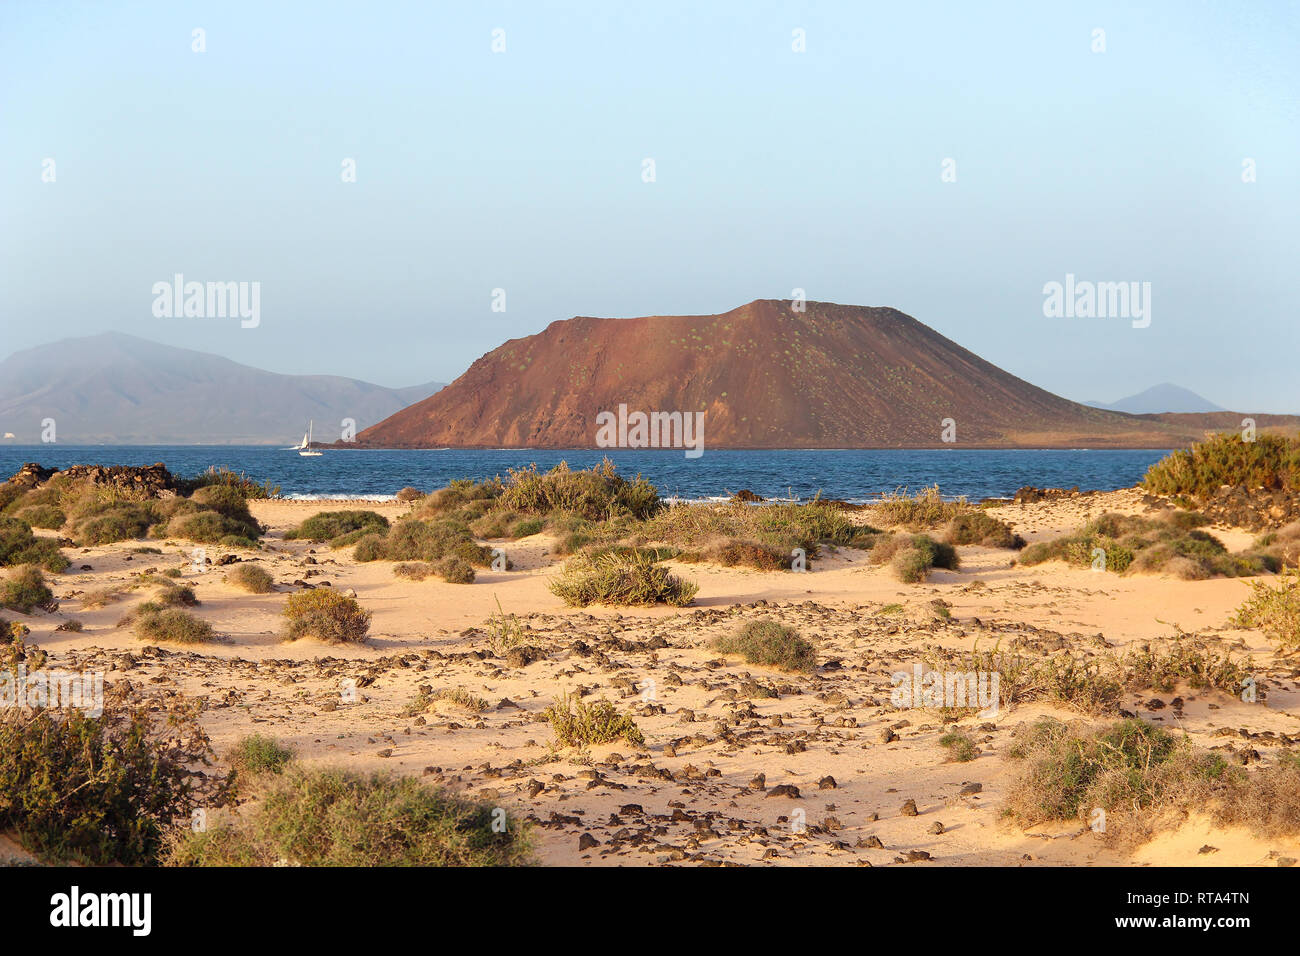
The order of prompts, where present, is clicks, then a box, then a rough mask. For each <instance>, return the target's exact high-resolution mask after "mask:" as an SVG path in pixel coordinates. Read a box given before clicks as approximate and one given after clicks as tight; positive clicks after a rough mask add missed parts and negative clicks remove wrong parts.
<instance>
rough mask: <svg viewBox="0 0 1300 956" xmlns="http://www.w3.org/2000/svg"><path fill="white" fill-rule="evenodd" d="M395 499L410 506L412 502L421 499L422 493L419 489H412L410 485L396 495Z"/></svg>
mask: <svg viewBox="0 0 1300 956" xmlns="http://www.w3.org/2000/svg"><path fill="white" fill-rule="evenodd" d="M396 497H397V500H398V501H400V502H401V503H402V504H410V503H411V502H412V501H419V500H420V499H421V498H423V497H424V492H423V491H421V490H420V489H419V488H412V487H411V486H410V485H407V486H406V487H405V488H403V489H402V490H401V491H399V492H398V493H397V496H396Z"/></svg>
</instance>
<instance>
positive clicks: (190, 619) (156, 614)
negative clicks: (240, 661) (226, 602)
mask: <svg viewBox="0 0 1300 956" xmlns="http://www.w3.org/2000/svg"><path fill="white" fill-rule="evenodd" d="M134 627H135V636H136V637H138V638H139V639H140V640H142V641H150V642H152V641H166V642H169V643H172V644H203V643H206V642H207V641H211V640H214V639H215V637H216V634H215V632H214V631H213V629H212V625H211V624H209V623H208V622H207V621H204V620H200V619H199V618H197V617H195V616H194V615H193V614H191V613H190V612H189V611H182V610H180V609H179V608H158V607H156V606H142V607H141V608H139V609H137V614H136V616H135V625H134Z"/></svg>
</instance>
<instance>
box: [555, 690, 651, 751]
mask: <svg viewBox="0 0 1300 956" xmlns="http://www.w3.org/2000/svg"><path fill="white" fill-rule="evenodd" d="M543 716H545V717H546V719H547V720H549V721H550V723H551V730H552V731H553V732H554V734H555V739H556V741H557V742H558V743H559V744H561V745H562V746H565V747H587V746H590V745H592V744H608V743H613V742H614V741H615V740H626V741H627V742H628V743H630V744H632V745H633V746H636V747H642V746H645V737H644V736H643V735H642V733H641V731H640V729H638V728H637V725H636V721H634V720H633V719H632V718H631V717H628V716H627V715H626V714H620V713H619V712H618V711H617V710H616V709H615V707H614V705H613V704H611V703H610V702H609V701H607V700H601V701H597V702H596V703H594V704H587V703H584V702H583V700H582V698H580V697H578V696H577V695H576V694H565V695H564V697H562V698H561V699H560V700H558V701H556V702H555V703H553V704H552V705H551V706H550V707H548V708H547V709H546V710H545V711H544V712H543Z"/></svg>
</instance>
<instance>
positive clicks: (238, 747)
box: [226, 734, 293, 779]
mask: <svg viewBox="0 0 1300 956" xmlns="http://www.w3.org/2000/svg"><path fill="white" fill-rule="evenodd" d="M292 759H293V751H292V750H291V749H289V748H288V747H286V746H284V745H283V744H281V743H280V742H279V741H278V740H276V739H275V738H274V737H268V736H266V735H265V734H249V735H248V736H247V737H241V738H240V739H239V740H238V741H236V743H235V745H234V746H233V747H231V748H230V751H229V752H228V753H227V754H226V762H227V763H228V764H230V766H231V767H232V768H234V771H235V774H236V779H239V778H245V777H257V776H261V775H262V774H267V773H280V772H281V771H283V770H284V768H285V767H286V766H288V764H289V761H290V760H292Z"/></svg>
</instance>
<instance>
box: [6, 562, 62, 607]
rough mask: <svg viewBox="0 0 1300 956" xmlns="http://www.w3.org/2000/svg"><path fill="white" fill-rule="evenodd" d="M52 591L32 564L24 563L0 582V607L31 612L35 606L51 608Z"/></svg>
mask: <svg viewBox="0 0 1300 956" xmlns="http://www.w3.org/2000/svg"><path fill="white" fill-rule="evenodd" d="M54 606H55V605H54V592H53V591H51V590H50V588H49V585H47V584H46V583H45V575H43V574H41V569H40V568H38V567H37V566H36V565H34V564H24V565H23V566H21V567H19V568H15V569H14V570H13V571H11V572H9V574H8V576H7V577H6V578H5V579H4V581H3V582H0V607H4V608H6V609H8V610H10V611H20V612H22V613H23V614H31V613H32V611H34V610H36V609H37V608H44V609H47V610H49V609H53V607H54Z"/></svg>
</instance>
